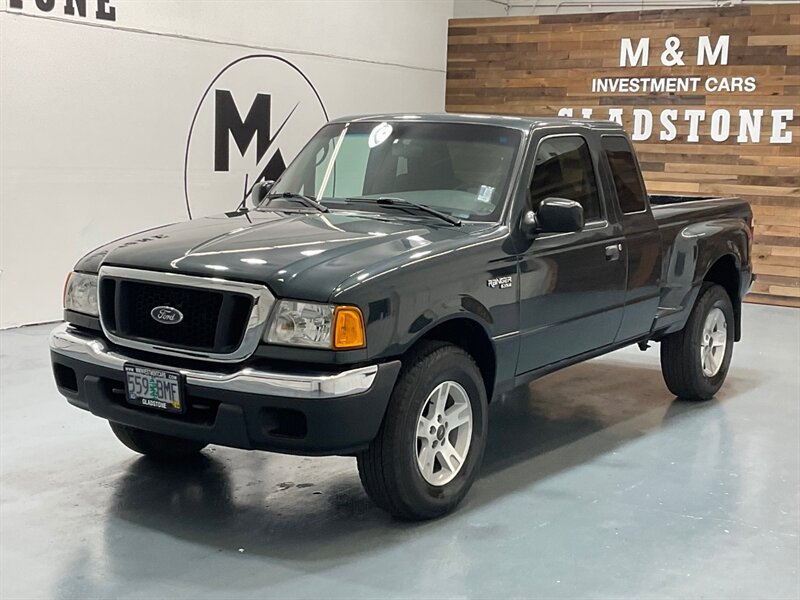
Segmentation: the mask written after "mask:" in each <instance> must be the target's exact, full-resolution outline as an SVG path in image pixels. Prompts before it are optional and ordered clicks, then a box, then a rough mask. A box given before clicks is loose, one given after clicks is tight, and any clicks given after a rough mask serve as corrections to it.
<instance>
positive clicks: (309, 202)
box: [264, 192, 330, 213]
mask: <svg viewBox="0 0 800 600" xmlns="http://www.w3.org/2000/svg"><path fill="white" fill-rule="evenodd" d="M265 197H266V199H267V203H266V204H264V206H268V205H269V203H270V202H272V201H273V200H275V198H283V199H284V200H296V201H297V202H302V203H303V204H305V205H306V206H308V207H310V208H316V209H317V210H318V211H319V212H324V213H326V212H329V211H330V209H329V208H328V207H327V206H325V205H324V204H320V203H319V202H317V201H316V200H315V199H314V197H313V196H306V195H304V194H296V193H295V192H280V193H278V194H267V195H266V196H265Z"/></svg>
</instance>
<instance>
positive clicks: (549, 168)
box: [531, 136, 602, 223]
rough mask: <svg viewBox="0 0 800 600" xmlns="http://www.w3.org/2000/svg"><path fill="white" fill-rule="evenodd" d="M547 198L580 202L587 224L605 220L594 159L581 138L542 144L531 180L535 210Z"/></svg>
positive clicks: (555, 140) (567, 137) (558, 138)
mask: <svg viewBox="0 0 800 600" xmlns="http://www.w3.org/2000/svg"><path fill="white" fill-rule="evenodd" d="M546 198H566V199H567V200H574V201H575V202H578V203H579V204H580V205H581V206H583V218H584V220H585V221H586V222H587V223H588V222H589V221H597V220H598V219H601V218H602V211H601V210H600V196H599V194H598V191H597V178H596V177H595V173H594V166H593V165H592V157H591V154H590V153H589V148H588V146H587V145H586V140H584V139H583V138H582V137H579V136H566V137H553V138H549V139H546V140H544V141H543V142H542V143H541V144H539V149H538V151H537V153H536V159H535V161H534V167H533V178H532V179H531V201H532V205H533V209H534V210H536V207H538V206H539V203H540V202H541V201H542V200H545V199H546Z"/></svg>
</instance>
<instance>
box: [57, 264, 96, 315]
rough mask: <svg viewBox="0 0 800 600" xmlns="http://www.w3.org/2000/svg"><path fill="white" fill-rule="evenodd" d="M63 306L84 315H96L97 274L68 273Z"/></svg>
mask: <svg viewBox="0 0 800 600" xmlns="http://www.w3.org/2000/svg"><path fill="white" fill-rule="evenodd" d="M64 308H65V309H66V310H74V311H75V312H79V313H84V314H86V315H92V316H94V317H96V316H98V315H99V314H100V313H99V312H98V310H97V275H87V274H85V273H70V274H69V277H67V283H66V284H65V285H64Z"/></svg>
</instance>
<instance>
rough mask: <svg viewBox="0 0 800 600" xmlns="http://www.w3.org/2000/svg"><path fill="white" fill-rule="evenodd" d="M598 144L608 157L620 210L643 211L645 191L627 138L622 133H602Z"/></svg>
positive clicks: (645, 204) (628, 211)
mask: <svg viewBox="0 0 800 600" xmlns="http://www.w3.org/2000/svg"><path fill="white" fill-rule="evenodd" d="M600 144H601V147H602V148H603V151H604V152H605V155H606V158H607V159H608V166H609V170H610V171H611V178H612V180H613V182H614V189H615V190H616V192H617V201H618V202H619V207H620V209H621V210H622V212H623V213H625V214H630V213H637V212H643V211H645V210H646V209H647V199H646V196H647V193H646V192H645V189H644V184H643V183H642V179H641V176H640V174H639V167H638V165H637V163H636V156H635V155H634V153H633V148H632V147H631V143H630V142H629V141H628V138H626V137H625V136H622V135H604V136H602V137H601V139H600Z"/></svg>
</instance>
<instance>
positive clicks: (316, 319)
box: [264, 300, 366, 350]
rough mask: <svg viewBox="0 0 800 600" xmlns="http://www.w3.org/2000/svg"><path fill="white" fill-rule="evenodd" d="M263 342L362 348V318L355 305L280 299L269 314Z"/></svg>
mask: <svg viewBox="0 0 800 600" xmlns="http://www.w3.org/2000/svg"><path fill="white" fill-rule="evenodd" d="M264 341H266V342H267V343H269V344H282V345H285V346H306V347H309V348H331V349H334V350H346V349H353V348H363V347H364V345H365V344H366V337H365V334H364V318H363V316H362V315H361V310H359V308H358V307H356V306H334V305H331V304H317V303H314V302H298V301H295V300H281V301H280V302H278V304H277V305H276V306H275V309H274V311H273V313H272V318H271V320H270V323H269V327H267V333H266V335H265V337H264Z"/></svg>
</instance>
